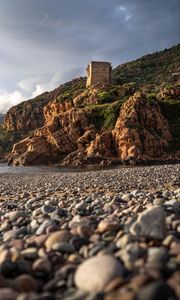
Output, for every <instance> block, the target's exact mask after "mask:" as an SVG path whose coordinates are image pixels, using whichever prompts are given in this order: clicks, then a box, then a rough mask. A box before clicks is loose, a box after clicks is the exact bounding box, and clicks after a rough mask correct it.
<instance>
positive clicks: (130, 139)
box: [0, 45, 180, 165]
mask: <svg viewBox="0 0 180 300" xmlns="http://www.w3.org/2000/svg"><path fill="white" fill-rule="evenodd" d="M179 70H180V45H177V46H174V47H172V48H170V49H166V50H164V51H161V52H157V53H154V54H148V55H146V56H144V57H142V58H140V59H137V60H135V61H132V62H129V63H126V64H123V65H120V66H118V67H117V68H115V69H114V70H113V84H112V86H110V87H107V86H105V85H102V84H98V85H96V86H93V87H90V88H88V89H87V88H86V87H85V82H86V79H85V78H77V79H74V80H72V81H70V82H67V83H65V84H63V85H61V86H59V87H58V88H57V89H55V90H54V91H52V92H46V93H43V94H42V95H40V96H38V97H36V98H34V99H31V100H28V101H25V102H22V103H20V104H18V105H17V106H14V107H12V108H11V109H10V110H9V111H8V112H7V114H6V116H5V119H4V123H3V128H2V127H1V128H0V140H1V145H2V148H3V152H4V153H7V152H8V151H9V150H10V149H11V147H12V145H13V144H15V143H17V142H18V143H17V144H16V145H15V146H14V147H13V149H12V152H11V154H10V156H9V158H10V163H12V164H23V165H24V164H38V163H47V162H54V161H58V162H59V161H60V162H61V163H63V164H80V163H94V162H95V163H97V162H98V163H99V162H103V163H108V161H111V162H112V161H114V160H119V161H120V160H121V161H122V160H129V159H131V158H133V159H140V160H142V159H143V160H149V159H150V160H153V159H158V158H160V157H161V158H163V159H164V158H165V157H166V158H169V157H175V156H177V153H178V150H179V149H180V99H179V96H178V92H177V89H175V88H174V87H173V84H174V83H173V78H172V73H174V72H177V71H179ZM134 93H135V94H134ZM133 95H134V96H133ZM140 113H141V115H142V116H143V117H141V118H140V117H137V116H138V115H139V114H140ZM134 114H135V115H134ZM142 118H144V120H146V121H143V120H142ZM122 132H124V136H123V135H122V134H121V133H122ZM20 140H22V141H20ZM19 141H20V142H19ZM30 149H31V150H30Z"/></svg>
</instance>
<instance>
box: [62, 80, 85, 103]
mask: <svg viewBox="0 0 180 300" xmlns="http://www.w3.org/2000/svg"><path fill="white" fill-rule="evenodd" d="M85 89H86V84H85V79H84V78H79V79H76V80H72V81H70V82H67V83H65V84H63V85H62V86H61V87H60V89H59V92H58V96H57V97H56V99H57V101H58V102H63V101H65V100H66V101H67V100H68V101H71V100H72V99H73V98H75V97H76V96H78V95H79V94H80V93H82V92H83V91H84V90H85Z"/></svg>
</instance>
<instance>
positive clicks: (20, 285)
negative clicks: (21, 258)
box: [12, 274, 37, 292]
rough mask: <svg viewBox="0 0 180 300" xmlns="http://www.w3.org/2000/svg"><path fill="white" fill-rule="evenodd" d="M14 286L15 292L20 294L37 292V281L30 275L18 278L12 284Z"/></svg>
mask: <svg viewBox="0 0 180 300" xmlns="http://www.w3.org/2000/svg"><path fill="white" fill-rule="evenodd" d="M12 286H13V288H14V289H15V290H17V291H20V292H29V291H37V283H36V281H35V280H34V278H33V277H32V276H30V275H28V274H23V275H20V276H18V277H16V278H15V279H14V280H13V282H12Z"/></svg>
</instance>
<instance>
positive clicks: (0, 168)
mask: <svg viewBox="0 0 180 300" xmlns="http://www.w3.org/2000/svg"><path fill="white" fill-rule="evenodd" d="M107 169H112V167H111V168H108V167H100V166H86V167H61V166H60V167H58V166H57V167H56V166H33V167H11V166H8V165H7V164H6V163H0V174H31V173H39V172H44V173H47V172H55V173H57V172H85V171H98V170H107Z"/></svg>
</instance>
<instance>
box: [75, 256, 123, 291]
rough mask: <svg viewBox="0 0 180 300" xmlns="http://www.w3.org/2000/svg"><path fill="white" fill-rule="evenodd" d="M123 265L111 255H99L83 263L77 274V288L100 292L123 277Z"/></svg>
mask: <svg viewBox="0 0 180 300" xmlns="http://www.w3.org/2000/svg"><path fill="white" fill-rule="evenodd" d="M123 272H124V268H123V266H122V264H121V263H120V262H119V261H118V260H117V259H115V258H114V257H113V256H111V255H99V256H95V257H92V258H89V259H88V260H86V261H85V262H83V263H82V264H81V265H80V266H79V267H78V269H77V271H76V273H75V284H76V286H77V287H78V288H79V289H81V290H83V291H86V292H99V291H102V290H103V289H104V287H105V286H106V285H107V284H108V283H109V282H110V281H111V280H113V279H114V278H116V277H119V276H122V275H123Z"/></svg>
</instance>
